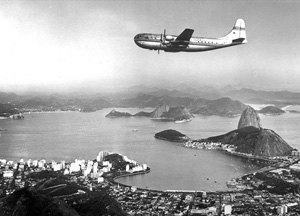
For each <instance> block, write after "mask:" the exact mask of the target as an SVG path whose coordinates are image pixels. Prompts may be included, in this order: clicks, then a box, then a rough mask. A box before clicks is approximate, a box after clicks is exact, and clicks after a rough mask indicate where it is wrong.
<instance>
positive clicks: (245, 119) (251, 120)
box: [238, 106, 261, 129]
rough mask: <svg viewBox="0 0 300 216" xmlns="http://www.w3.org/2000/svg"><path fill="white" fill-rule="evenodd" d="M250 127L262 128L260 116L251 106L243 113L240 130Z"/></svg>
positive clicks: (239, 125)
mask: <svg viewBox="0 0 300 216" xmlns="http://www.w3.org/2000/svg"><path fill="white" fill-rule="evenodd" d="M248 126H253V127H256V128H260V127H261V124H260V118H259V115H258V113H257V112H256V111H255V109H253V108H252V107H251V106H248V107H247V108H246V109H245V110H244V111H243V113H242V115H241V117H240V120H239V124H238V129H240V128H243V127H248Z"/></svg>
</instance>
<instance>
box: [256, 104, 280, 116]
mask: <svg viewBox="0 0 300 216" xmlns="http://www.w3.org/2000/svg"><path fill="white" fill-rule="evenodd" d="M258 112H259V113H261V114H265V115H281V114H283V113H285V111H284V110H282V109H280V108H278V107H275V106H267V107H264V108H262V109H261V110H259V111H258Z"/></svg>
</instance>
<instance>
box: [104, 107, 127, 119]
mask: <svg viewBox="0 0 300 216" xmlns="http://www.w3.org/2000/svg"><path fill="white" fill-rule="evenodd" d="M131 116H132V115H131V114H130V113H128V112H119V111H116V110H115V109H113V110H112V111H110V113H108V114H107V115H106V116H105V117H106V118H114V117H131Z"/></svg>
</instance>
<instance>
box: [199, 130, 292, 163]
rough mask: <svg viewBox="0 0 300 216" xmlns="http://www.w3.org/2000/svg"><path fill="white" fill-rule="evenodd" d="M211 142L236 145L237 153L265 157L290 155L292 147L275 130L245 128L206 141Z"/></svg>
mask: <svg viewBox="0 0 300 216" xmlns="http://www.w3.org/2000/svg"><path fill="white" fill-rule="evenodd" d="M205 140H206V141H209V142H220V143H222V144H230V145H235V146H236V147H237V148H236V151H237V152H241V153H247V154H252V155H256V156H264V157H276V156H286V155H290V153H291V151H292V149H293V148H292V147H291V146H289V144H287V143H286V142H285V141H284V140H283V139H282V138H281V137H280V136H279V135H278V134H277V133H275V132H274V131H273V130H269V129H262V128H260V129H259V128H256V127H252V126H249V127H244V128H240V129H237V130H234V131H231V132H229V133H227V134H223V135H220V136H215V137H209V138H207V139H205Z"/></svg>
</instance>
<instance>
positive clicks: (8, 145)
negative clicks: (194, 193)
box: [0, 108, 300, 191]
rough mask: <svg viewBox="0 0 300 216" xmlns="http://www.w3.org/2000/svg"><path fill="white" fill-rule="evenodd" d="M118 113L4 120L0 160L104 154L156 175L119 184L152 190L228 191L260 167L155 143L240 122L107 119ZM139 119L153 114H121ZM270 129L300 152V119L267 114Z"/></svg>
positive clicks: (56, 114) (202, 135) (0, 124)
mask: <svg viewBox="0 0 300 216" xmlns="http://www.w3.org/2000/svg"><path fill="white" fill-rule="evenodd" d="M111 110H112V109H111V108H110V109H103V110H100V111H97V112H92V113H80V112H54V113H30V114H25V115H24V116H25V119H24V120H11V119H4V120H3V119H1V120H0V128H6V129H7V131H2V132H1V136H0V158H3V159H7V160H13V161H19V160H20V159H21V158H23V159H46V160H47V161H51V160H57V161H60V160H66V161H69V162H72V161H74V159H76V158H78V159H86V160H92V159H95V158H96V155H97V154H98V152H99V151H101V150H108V151H110V152H116V153H120V154H123V155H126V156H128V157H129V158H130V159H134V160H136V161H137V162H138V163H146V164H147V165H148V166H149V167H150V168H151V172H150V173H148V174H145V175H138V176H131V177H124V178H122V179H118V181H119V182H122V183H124V184H128V185H135V186H138V187H144V188H152V189H162V190H166V189H173V190H174V189H178V190H206V191H216V190H226V189H227V187H226V181H228V180H230V179H231V178H233V177H237V176H240V175H243V174H245V173H248V172H251V171H255V170H257V169H258V167H256V166H253V165H251V164H249V163H246V162H245V161H244V160H243V159H240V158H237V157H233V156H230V155H227V154H224V153H222V152H219V151H214V150H194V149H188V148H184V147H182V146H181V145H180V144H178V143H172V142H167V141H163V140H158V139H155V138H154V134H155V133H157V132H160V131H162V130H166V129H175V130H178V131H180V132H181V133H184V134H186V135H187V136H189V137H190V138H193V139H200V138H206V137H209V136H216V135H220V134H223V133H227V132H229V131H231V130H234V129H236V128H237V125H238V121H239V117H237V118H224V117H218V116H201V115H196V116H195V118H193V120H192V121H191V122H186V123H181V124H175V123H174V122H158V121H153V120H151V119H149V118H146V117H129V118H126V117H123V118H105V115H106V114H108V113H109V112H110V111H111ZM116 110H118V111H126V112H129V113H131V114H135V113H137V112H139V111H141V110H143V111H152V110H153V108H149V109H135V108H129V109H125V108H124V109H119V108H117V109H116ZM260 117H261V123H262V126H263V127H264V128H269V129H272V130H274V131H275V132H277V133H278V134H279V135H280V136H281V137H282V138H283V139H284V140H286V141H287V142H288V143H289V144H290V145H291V146H292V147H294V148H300V133H299V130H300V129H299V124H300V114H294V113H286V114H283V115H280V116H265V115H261V116H260Z"/></svg>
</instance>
